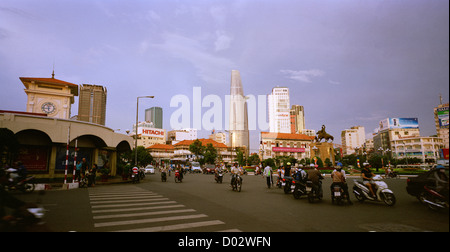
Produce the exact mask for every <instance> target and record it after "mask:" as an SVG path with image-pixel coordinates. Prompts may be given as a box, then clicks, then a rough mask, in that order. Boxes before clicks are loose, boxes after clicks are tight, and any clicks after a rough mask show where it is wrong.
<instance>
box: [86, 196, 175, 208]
mask: <svg viewBox="0 0 450 252" xmlns="http://www.w3.org/2000/svg"><path fill="white" fill-rule="evenodd" d="M159 200H168V199H167V198H162V199H159ZM174 203H177V202H176V201H160V202H149V203H129V204H113V205H98V206H91V208H110V207H130V206H149V205H161V204H174Z"/></svg>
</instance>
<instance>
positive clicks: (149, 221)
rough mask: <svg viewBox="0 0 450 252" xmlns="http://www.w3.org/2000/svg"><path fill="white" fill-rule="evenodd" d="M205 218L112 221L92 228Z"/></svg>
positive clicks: (198, 216) (194, 216)
mask: <svg viewBox="0 0 450 252" xmlns="http://www.w3.org/2000/svg"><path fill="white" fill-rule="evenodd" d="M205 217H208V215H206V214H195V215H183V216H170V217H161V218H150V219H139V220H128V221H113V222H103V223H94V227H96V228H98V227H110V226H120V225H134V224H143V223H153V222H162V221H173V220H188V219H197V218H205Z"/></svg>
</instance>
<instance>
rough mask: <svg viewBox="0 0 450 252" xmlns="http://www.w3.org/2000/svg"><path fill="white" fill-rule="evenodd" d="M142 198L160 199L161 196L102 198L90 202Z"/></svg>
mask: <svg viewBox="0 0 450 252" xmlns="http://www.w3.org/2000/svg"><path fill="white" fill-rule="evenodd" d="M143 197H145V198H146V199H149V198H161V197H162V195H148V196H132V197H103V198H91V200H92V201H91V202H96V201H103V200H117V201H122V200H124V199H129V200H131V199H142V198H143Z"/></svg>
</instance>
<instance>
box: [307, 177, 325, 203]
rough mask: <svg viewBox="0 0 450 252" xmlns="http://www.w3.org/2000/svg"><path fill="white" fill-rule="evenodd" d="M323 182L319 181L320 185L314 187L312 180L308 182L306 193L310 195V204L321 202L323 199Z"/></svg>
mask: <svg viewBox="0 0 450 252" xmlns="http://www.w3.org/2000/svg"><path fill="white" fill-rule="evenodd" d="M321 187H322V181H319V185H314V183H313V182H312V181H311V180H308V181H306V193H307V194H308V201H309V203H314V200H315V199H318V200H319V201H321V200H322V198H323V192H322V190H321Z"/></svg>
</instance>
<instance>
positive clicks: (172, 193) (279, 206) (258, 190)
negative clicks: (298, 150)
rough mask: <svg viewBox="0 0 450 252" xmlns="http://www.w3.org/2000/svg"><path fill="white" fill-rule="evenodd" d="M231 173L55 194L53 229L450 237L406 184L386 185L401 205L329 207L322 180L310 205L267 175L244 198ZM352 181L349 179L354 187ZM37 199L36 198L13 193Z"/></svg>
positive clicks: (445, 221) (254, 179)
mask: <svg viewBox="0 0 450 252" xmlns="http://www.w3.org/2000/svg"><path fill="white" fill-rule="evenodd" d="M229 179H230V177H229V175H225V177H224V183H223V184H217V183H215V181H214V176H213V175H204V174H187V175H185V179H184V180H183V182H182V183H175V182H174V180H173V175H172V177H168V181H167V182H165V183H163V182H161V181H160V176H159V174H155V175H147V177H146V178H145V180H144V181H142V182H141V183H139V184H135V185H134V184H130V183H126V184H115V185H100V186H97V187H95V188H87V189H81V188H80V189H73V190H67V191H62V190H52V191H47V193H46V194H45V195H44V196H43V197H42V203H43V204H44V206H45V207H46V208H47V209H48V210H49V212H48V213H47V215H46V220H47V223H48V225H49V227H50V229H51V230H53V231H61V232H68V231H77V232H92V231H98V232H103V231H177V232H178V231H179V232H190V231H192V232H216V231H230V232H241V231H242V232H316V231H329V232H344V231H348V232H372V231H376V232H386V231H387V232H391V231H392V232H396V231H402V232H405V231H406V232H407V231H412V232H422V231H437V232H448V231H449V215H448V212H447V213H442V212H434V211H431V210H428V209H427V208H426V207H425V206H423V205H421V204H420V203H419V202H418V200H417V199H416V198H414V197H412V196H410V195H408V194H407V192H406V190H405V187H406V180H404V179H387V180H385V181H386V182H387V184H388V185H389V188H390V189H391V190H393V191H394V193H395V195H396V198H397V203H396V205H395V206H393V207H388V206H386V205H384V204H383V203H381V202H379V203H376V202H367V201H366V202H364V203H359V202H357V201H356V200H355V198H354V195H353V193H352V194H351V198H352V200H353V202H354V205H349V206H348V205H345V206H335V205H332V204H331V199H330V192H329V190H327V189H328V188H329V186H330V184H331V180H330V179H329V178H326V179H325V180H324V185H323V188H324V200H323V201H322V202H317V203H313V204H310V203H309V202H308V200H307V199H306V198H304V197H303V198H301V199H298V200H296V199H294V197H293V196H292V194H288V195H286V194H284V192H283V190H281V189H277V188H271V189H268V188H267V187H266V185H265V180H264V179H263V178H262V177H261V176H250V175H249V176H244V181H243V187H242V191H241V192H235V191H232V190H231V188H230V186H229ZM352 186H353V180H352V179H349V188H352ZM15 195H16V196H17V197H19V198H22V199H24V200H26V201H35V200H37V199H38V198H39V196H38V194H37V193H33V194H31V195H24V194H20V193H15Z"/></svg>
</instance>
